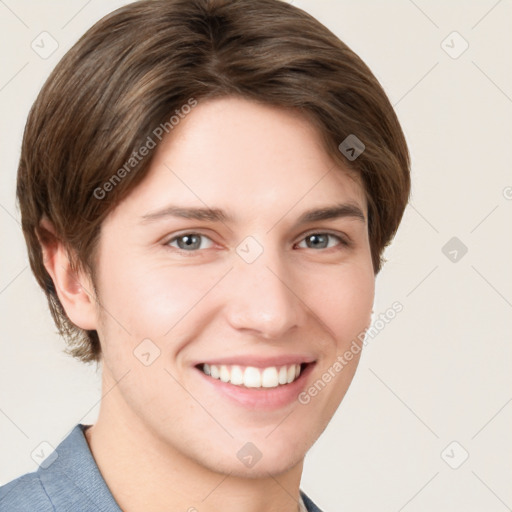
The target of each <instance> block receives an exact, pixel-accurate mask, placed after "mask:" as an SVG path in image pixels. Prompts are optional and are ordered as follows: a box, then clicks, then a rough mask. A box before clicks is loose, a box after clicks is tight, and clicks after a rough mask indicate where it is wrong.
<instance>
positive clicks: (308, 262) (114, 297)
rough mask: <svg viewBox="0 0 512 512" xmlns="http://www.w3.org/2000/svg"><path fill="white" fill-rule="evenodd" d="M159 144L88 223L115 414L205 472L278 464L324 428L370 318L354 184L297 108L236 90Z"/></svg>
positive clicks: (370, 288)
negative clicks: (100, 218)
mask: <svg viewBox="0 0 512 512" xmlns="http://www.w3.org/2000/svg"><path fill="white" fill-rule="evenodd" d="M155 151H156V153H155V155H154V159H153V161H152V164H151V168H150V171H149V173H148V175H147V176H146V177H145V179H144V180H143V182H142V183H141V184H140V185H139V186H138V187H137V188H136V189H134V191H133V192H132V193H131V194H130V195H129V196H127V198H125V199H124V200H123V201H122V202H121V203H120V204H119V205H118V206H117V208H116V209H115V210H114V211H113V212H112V213H111V214H110V216H109V217H108V218H107V219H106V220H105V222H104V224H103V226H102V231H101V238H100V245H99V252H98V260H97V261H98V263H97V265H98V266H97V286H98V293H99V301H100V302H101V305H102V307H101V308H98V311H97V315H98V325H97V330H98V333H99V336H100V339H101V343H102V349H103V365H104V366H103V372H104V378H105V379H107V380H108V379H110V381H111V382H113V379H115V380H116V381H118V380H119V379H121V380H120V382H119V383H118V385H117V395H116V396H118V397H119V398H118V399H117V398H116V400H118V401H119V403H118V404H117V406H116V410H117V414H119V415H121V417H122V419H123V420H126V422H130V423H131V424H132V425H137V428H138V429H139V432H141V433H143V434H142V435H145V436H147V439H151V440H153V441H154V442H157V443H159V444H160V445H161V446H162V447H163V449H165V450H169V451H170V452H174V453H179V454H181V455H182V456H184V457H186V458H187V459H190V460H191V461H193V462H195V463H198V464H200V465H201V466H203V467H206V468H209V469H211V470H214V471H220V472H224V473H231V474H233V475H240V476H250V477H256V476H258V475H267V472H271V473H272V474H279V473H281V472H283V471H286V470H288V469H291V468H293V467H294V466H295V465H297V464H300V463H301V461H302V459H303V457H304V455H305V453H306V451H307V450H308V449H309V448H310V446H311V445H312V444H313V443H314V442H315V440H316V439H317V438H318V436H319V435H320V434H321V432H322V431H323V430H324V428H325V427H326V426H327V424H328V422H329V420H330V419H331V417H332V415H333V414H334V412H335V411H336V409H337V407H338V405H339V404H340V402H341V400H342V398H343V396H344V394H345V392H346V391H347V388H348V386H349V384H350V382H351V380H352V377H353V375H354V372H355V369H356V366H357V362H358V359H359V351H357V350H354V349H352V352H353V357H352V359H351V360H350V361H349V362H347V361H346V360H345V363H346V364H345V363H344V364H342V363H340V357H339V356H343V354H344V353H345V352H346V351H349V350H350V347H351V346H352V347H354V343H353V341H354V340H356V339H357V337H358V336H359V335H360V334H361V333H362V332H364V330H365V328H366V327H367V326H368V325H369V323H370V314H371V309H372V304H373V296H374V273H373V268H372V261H371V253H370V245H369V240H368V233H367V211H366V209H367V205H366V201H365V195H364V191H363V189H362V187H361V185H360V184H359V183H358V182H357V181H356V180H354V179H351V178H350V177H349V176H348V174H347V171H346V170H344V169H342V168H340V167H339V164H335V163H334V161H332V160H331V159H330V157H329V156H328V155H327V153H326V151H325V150H324V149H323V147H322V145H321V142H320V137H319V135H318V133H317V132H316V131H315V129H314V128H313V126H312V125H311V124H310V123H309V122H308V121H306V120H305V119H303V118H302V117H299V116H298V115H297V114H294V113H291V112H289V111H286V110H282V109H277V108H275V107H269V106H262V105H260V104H257V103H254V102H249V101H246V100H241V99H235V98H224V99H216V100H209V101H205V102H199V104H198V105H197V106H196V107H195V108H194V109H193V110H192V112H191V113H190V114H188V116H187V117H185V118H184V119H182V120H181V121H180V124H179V125H177V126H175V128H174V129H173V131H172V132H171V133H170V136H169V137H168V139H164V143H163V144H162V145H160V146H159V147H158V148H157V149H156V150H155ZM328 209H333V210H332V211H330V214H328V215H327V214H325V212H326V211H327V210H328ZM199 210H202V212H200V211H199ZM204 210H210V213H209V214H206V213H205V211H204ZM194 212H195V213H194ZM314 212H316V214H315V213H314ZM322 212H323V213H324V215H322ZM333 212H334V213H333ZM308 214H309V215H308ZM360 345H361V343H360V342H359V346H360ZM337 361H338V364H336V362H337ZM340 366H341V367H342V368H341V369H340ZM127 372H128V373H127ZM315 383H316V387H315ZM315 390H316V392H315ZM248 442H250V443H252V445H247V444H246V443H248ZM241 449H242V451H241V452H240V450H241ZM244 450H245V451H244ZM258 452H259V453H261V458H260V459H259V460H258V461H257V463H256V464H254V463H253V464H251V462H250V461H251V459H250V457H251V456H252V457H256V458H257V457H259V454H258ZM253 460H256V459H253ZM251 466H252V467H251Z"/></svg>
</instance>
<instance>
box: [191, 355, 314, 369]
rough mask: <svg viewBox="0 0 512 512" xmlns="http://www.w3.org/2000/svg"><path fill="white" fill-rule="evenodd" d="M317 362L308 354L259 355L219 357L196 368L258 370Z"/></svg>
mask: <svg viewBox="0 0 512 512" xmlns="http://www.w3.org/2000/svg"><path fill="white" fill-rule="evenodd" d="M314 361H316V359H315V358H314V357H312V356H311V355H306V354H283V355H280V356H273V357H269V356H258V355H238V356H236V355H235V356H229V357H219V358H211V359H204V360H202V361H198V362H196V363H195V364H194V366H197V365H201V364H209V365H212V364H214V365H227V366H231V365H238V366H254V367H256V368H268V367H269V366H286V365H291V364H303V363H313V362H314Z"/></svg>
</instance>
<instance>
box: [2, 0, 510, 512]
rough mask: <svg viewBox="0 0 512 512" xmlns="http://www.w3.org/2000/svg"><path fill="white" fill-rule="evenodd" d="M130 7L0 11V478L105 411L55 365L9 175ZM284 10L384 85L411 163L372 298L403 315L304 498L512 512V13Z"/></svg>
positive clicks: (359, 386) (78, 1) (317, 4)
mask: <svg viewBox="0 0 512 512" xmlns="http://www.w3.org/2000/svg"><path fill="white" fill-rule="evenodd" d="M125 3H127V2H124V1H121V0H118V1H114V0H104V1H102V2H99V1H89V2H87V1H84V0H72V1H66V2H64V1H61V2H57V1H46V2H40V1H36V0H17V1H15V0H2V1H0V33H1V37H2V41H3V44H2V45H1V47H0V55H1V66H0V71H1V78H0V105H1V109H2V117H1V128H0V130H1V132H0V144H1V148H0V150H1V153H0V154H1V156H2V159H1V167H2V171H1V173H0V180H1V185H0V227H1V248H0V258H1V265H0V312H1V315H2V316H1V318H2V322H1V325H0V333H1V338H2V339H1V353H0V355H1V357H0V393H1V394H0V432H1V436H0V461H1V463H0V484H3V483H6V482H7V481H9V480H11V479H13V478H15V477H16V476H19V475H20V474H22V473H24V472H27V471H32V470H35V469H36V463H35V462H34V461H33V460H32V459H31V452H32V451H33V450H34V449H35V448H36V447H37V446H38V445H39V444H40V443H41V442H42V441H46V442H49V443H50V444H52V445H53V446H56V445H57V444H58V443H59V442H60V441H61V440H62V438H63V437H64V436H65V435H66V434H67V433H68V432H69V430H70V429H71V428H72V427H73V426H74V425H75V424H76V423H78V422H82V423H94V421H95V419H96V416H97V413H98V409H99V407H98V405H99V400H100V396H101V393H100V375H99V372H96V369H95V366H94V365H91V366H85V365H81V364H79V363H78V362H75V361H74V360H72V359H71V358H70V357H69V356H65V355H64V354H63V353H62V348H63V341H62V340H61V339H60V338H59V337H58V336H57V334H56V330H55V327H54V325H53V323H52V320H51V317H50V314H49V312H48V309H47V305H46V302H45V298H44V295H43V293H42V291H40V290H39V288H38V287H37V285H36V283H35V279H34V278H33V276H32V274H31V272H30V268H29V267H28V259H27V256H26V248H25V245H24V240H23V237H22V233H21V229H20V226H19V213H18V211H17V209H16V206H15V178H16V168H17V160H18V158H19V148H20V142H21V137H22V133H23V127H24V123H25V120H26V116H27V113H28V110H29V108H30V106H31V104H32V102H33V101H34V99H35V97H36V95H37V93H38V91H39V89H40V87H41V86H42V84H43V82H44V80H45V78H46V77H47V75H48V74H49V72H50V71H51V69H53V67H54V66H55V64H56V63H57V62H58V60H59V59H60V58H61V57H62V55H64V53H65V52H66V50H67V49H69V48H70V46H71V45H72V44H73V43H74V42H75V41H76V40H77V39H78V37H79V36H81V35H82V34H83V33H84V32H85V31H86V30H87V29H88V28H89V27H90V26H91V25H92V24H93V23H94V22H95V21H97V20H98V19H99V18H101V17H102V16H103V15H105V14H106V13H108V12H110V11H112V10H113V9H115V8H117V7H119V6H121V5H123V4H125ZM293 3H294V4H295V5H298V6H299V7H302V8H304V9H305V10H307V11H308V12H310V13H311V14H313V15H314V16H315V17H317V18H318V19H319V20H320V21H322V22H323V23H324V24H325V25H327V26H328V27H329V28H331V29H332V30H333V31H334V32H335V33H336V34H338V35H339V37H340V38H341V39H342V40H343V41H345V42H346V43H347V44H348V45H349V46H350V47H351V48H352V49H354V50H355V51H356V52H357V53H358V54H359V55H360V56H361V57H362V58H363V60H365V62H366V63H367V64H368V65H369V66H370V68H371V69H372V70H373V72H374V73H375V74H376V76H377V77H378V79H379V80H380V81H381V83H382V84H383V86H384V88H385V90H386V91H387V93H388V95H389V97H390V99H391V101H392V103H393V104H394V105H395V107H396V110H397V113H398V116H399V118H400V121H401V123H402V125H403V128H404V131H405V133H406V136H407V139H408V142H409V145H410V150H411V154H412V164H413V165H412V178H413V194H412V201H411V204H410V205H409V206H408V208H407V210H406V213H405V217H404V220H403V223H402V226H401V228H400V230H399V234H398V236H397V237H396V239H395V241H394V243H393V245H392V246H391V247H390V248H389V249H388V250H387V252H386V257H387V259H388V260H389V261H388V263H387V264H386V265H385V266H384V269H383V270H382V272H381V274H380V275H379V276H378V278H377V295H376V301H375V312H376V315H377V314H378V313H380V312H384V311H385V310H386V309H388V308H389V307H390V306H391V304H392V303H393V302H394V301H396V300H398V301H400V302H401V303H402V304H403V306H404V310H403V311H402V312H401V313H399V314H398V315H397V316H396V318H395V319H394V320H393V321H392V322H391V323H389V324H388V325H386V327H385V328H384V329H382V330H381V331H380V332H379V334H378V335H377V336H376V337H375V338H373V339H372V340H371V341H369V343H368V345H367V346H366V348H365V350H364V352H363V356H362V360H361V363H360V367H359V370H358V373H357V374H356V377H355V379H354V381H353V384H352V386H351V387H350V389H349V392H348V394H347V396H346V397H345V399H344V401H343V403H342V405H341V407H340V408H339V410H338V412H337V414H336V416H335V417H334V419H333V421H332V422H331V424H330V425H329V427H328V429H327V430H326V431H325V433H324V434H323V436H322V437H321V438H320V439H319V441H318V442H317V443H316V445H315V446H314V447H313V448H312V449H311V451H310V452H309V454H308V456H307V457H306V464H305V472H304V475H303V481H302V488H303V489H304V490H305V491H306V492H307V493H308V494H309V495H310V496H311V497H312V498H313V499H314V501H316V502H317V504H318V505H319V506H320V507H321V508H322V509H325V510H326V512H335V511H342V510H347V511H348V510H350V511H368V510H379V511H380V510H390V511H397V512H398V511H402V510H404V511H411V512H412V511H432V510H453V511H465V512H472V511H482V510H485V511H486V512H501V511H503V510H507V509H508V510H511V507H512V489H511V487H510V482H511V477H512V439H511V436H510V432H511V431H512V429H511V426H512V403H511V401H512V385H511V384H512V376H511V373H512V372H511V371H510V370H511V360H512V359H511V352H512V349H511V343H510V341H511V340H510V332H511V331H512V315H511V312H512V270H511V265H510V261H512V238H511V235H510V234H511V233H512V229H511V228H512V216H511V212H512V175H511V172H510V162H511V160H512V159H511V152H512V149H511V147H512V144H511V142H512V116H511V114H512V73H511V67H510V62H512V55H511V53H512V4H511V2H510V1H506V0H502V1H496V0H489V1H487V0H479V1H471V2H469V1H465V2H462V1H453V2H445V1H442V0H428V1H427V0H416V1H415V2H413V1H412V0H393V1H378V0H372V1H370V0H365V1H361V0H344V1H342V0H337V1H336V0H331V1H328V0H317V1H313V0H307V1H306V0H302V1H301V0H294V2H293ZM43 31H47V32H48V33H49V34H51V37H53V38H54V39H55V40H56V41H57V42H58V49H57V50H56V51H55V53H53V54H52V55H51V56H49V57H48V58H47V59H43V58H41V57H40V56H39V55H38V54H37V53H36V52H35V51H34V50H33V49H32V48H31V43H32V41H35V43H34V44H39V46H40V47H41V46H43V43H41V37H46V38H48V36H40V34H41V32H43ZM454 31H456V32H457V33H458V34H459V35H457V34H452V33H453V32H454ZM45 41H46V42H45V43H44V47H45V48H46V49H47V50H48V49H51V41H50V39H46V40H45ZM443 41H444V43H443ZM464 41H466V42H467V44H469V47H468V48H467V50H466V51H464V53H462V54H461V55H458V54H459V53H460V52H461V51H462V50H463V49H464V47H465V42H464ZM450 54H451V55H450ZM455 56H456V57H457V58H454V57H455ZM452 237H457V238H458V240H459V241H460V242H462V243H463V244H464V245H465V246H466V247H467V249H468V252H467V254H465V255H463V256H462V252H461V251H460V247H459V248H457V247H456V246H454V247H450V246H449V247H448V249H446V250H445V252H446V253H447V255H445V254H444V253H443V251H442V248H443V247H444V246H445V244H446V243H447V242H448V241H449V240H450V239H451V238H452ZM456 244H459V245H460V243H459V242H456ZM453 250H455V251H457V252H456V253H454V252H453ZM450 251H452V252H451V253H450ZM454 258H456V261H452V260H453V259H454ZM507 262H508V264H507ZM453 441H456V442H457V444H451V443H452V442H453ZM447 447H448V448H447ZM446 448H447V449H446ZM445 449H446V450H445ZM466 452H467V453H468V454H469V458H468V459H467V460H466V461H465V462H464V463H463V464H462V465H461V466H460V467H459V468H458V469H452V467H450V464H451V465H452V466H456V465H458V464H460V462H461V461H462V459H463V457H464V456H465V453H466ZM442 453H444V456H443V457H444V458H443V457H442V456H441V454H442Z"/></svg>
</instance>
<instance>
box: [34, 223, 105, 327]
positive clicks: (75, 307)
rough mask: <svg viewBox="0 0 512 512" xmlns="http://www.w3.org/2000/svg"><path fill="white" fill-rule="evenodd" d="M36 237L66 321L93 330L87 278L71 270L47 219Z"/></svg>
mask: <svg viewBox="0 0 512 512" xmlns="http://www.w3.org/2000/svg"><path fill="white" fill-rule="evenodd" d="M37 237H38V239H39V243H40V244H41V249H42V252H43V263H44V266H45V268H46V271H47V272H48V274H50V276H51V278H52V280H53V284H54V286H55V290H56V292H57V295H58V297H59V300H60V302H61V304H62V306H63V308H64V310H65V311H66V314H67V316H68V318H69V319H70V320H71V321H72V322H73V323H74V324H75V325H76V326H77V327H80V328H81V329H84V330H95V329H96V328H97V314H96V297H95V294H94V288H93V285H92V281H91V279H90V277H89V276H88V275H87V274H85V273H83V272H75V271H73V270H72V268H71V262H70V259H69V256H68V251H67V250H66V247H65V246H64V244H63V243H62V242H61V241H60V239H59V238H58V236H57V235H56V232H55V228H54V227H53V225H52V224H51V222H50V221H49V220H48V219H47V218H43V220H41V222H40V230H39V232H38V233H37Z"/></svg>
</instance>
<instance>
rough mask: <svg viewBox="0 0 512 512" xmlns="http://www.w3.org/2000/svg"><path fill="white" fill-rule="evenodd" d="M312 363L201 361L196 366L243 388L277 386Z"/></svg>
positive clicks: (293, 380) (293, 378)
mask: <svg viewBox="0 0 512 512" xmlns="http://www.w3.org/2000/svg"><path fill="white" fill-rule="evenodd" d="M311 364H312V363H306V362H303V363H292V364H286V365H278V366H266V367H257V366H243V365H238V364H208V363H201V364H198V365H196V368H197V369H198V370H200V371H202V372H203V373H204V374H205V375H207V376H208V377H211V378H212V379H216V380H219V381H221V382H225V383H229V384H232V385H233V386H238V387H243V388H252V389H255V388H278V387H282V386H287V385H289V384H292V383H293V382H295V381H296V380H297V379H299V377H300V376H301V375H302V373H303V372H304V371H305V370H306V368H307V367H308V366H309V365H311Z"/></svg>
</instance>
